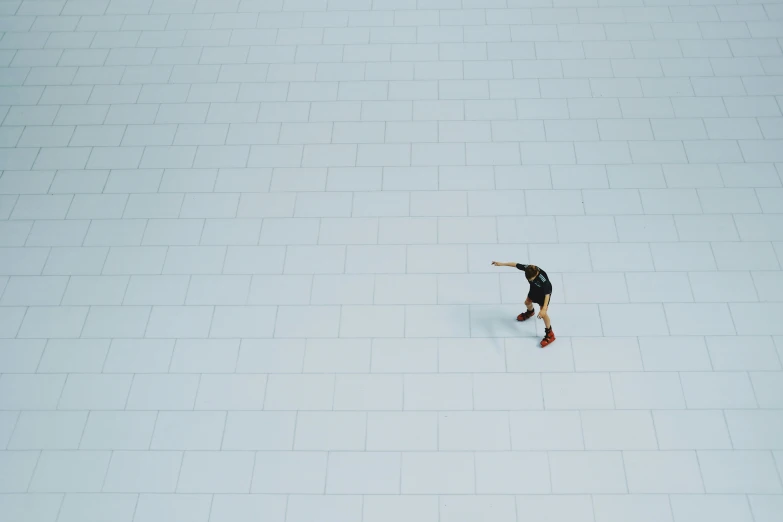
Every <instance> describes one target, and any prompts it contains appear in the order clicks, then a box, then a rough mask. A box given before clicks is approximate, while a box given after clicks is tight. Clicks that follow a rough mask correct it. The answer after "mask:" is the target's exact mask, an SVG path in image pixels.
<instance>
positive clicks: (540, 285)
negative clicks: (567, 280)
mask: <svg viewBox="0 0 783 522" xmlns="http://www.w3.org/2000/svg"><path fill="white" fill-rule="evenodd" d="M527 266H528V265H521V264H519V263H517V269H518V270H522V271H524V270H525V268H526V267H527ZM529 283H530V295H535V296H542V297H543V296H545V295H547V294H551V293H552V281H550V280H549V276H548V275H546V272H544V271H543V270H542V269H541V268H540V267H539V269H538V276H537V277H536V278H535V279H533V280H532V281H529Z"/></svg>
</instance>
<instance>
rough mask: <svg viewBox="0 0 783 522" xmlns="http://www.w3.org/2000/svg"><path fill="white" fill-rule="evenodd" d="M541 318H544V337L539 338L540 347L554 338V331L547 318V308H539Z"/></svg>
mask: <svg viewBox="0 0 783 522" xmlns="http://www.w3.org/2000/svg"><path fill="white" fill-rule="evenodd" d="M542 308H543V305H542ZM541 319H543V320H544V327H545V330H544V338H543V339H542V340H541V347H542V348H544V347H546V346H547V345H548V344H550V343H552V342H553V341H554V340H555V332H553V331H552V321H551V320H550V318H549V311H548V310H541Z"/></svg>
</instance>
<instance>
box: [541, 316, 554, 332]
mask: <svg viewBox="0 0 783 522" xmlns="http://www.w3.org/2000/svg"><path fill="white" fill-rule="evenodd" d="M541 319H543V320H544V326H545V327H546V329H547V330H549V329H550V328H552V322H551V321H550V320H549V314H548V313H547V312H541Z"/></svg>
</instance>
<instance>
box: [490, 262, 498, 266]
mask: <svg viewBox="0 0 783 522" xmlns="http://www.w3.org/2000/svg"><path fill="white" fill-rule="evenodd" d="M492 266H500V261H492Z"/></svg>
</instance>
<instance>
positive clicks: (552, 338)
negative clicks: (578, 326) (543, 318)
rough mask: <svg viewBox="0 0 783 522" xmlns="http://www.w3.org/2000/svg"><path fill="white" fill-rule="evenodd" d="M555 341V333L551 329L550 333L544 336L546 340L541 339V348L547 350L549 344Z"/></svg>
mask: <svg viewBox="0 0 783 522" xmlns="http://www.w3.org/2000/svg"><path fill="white" fill-rule="evenodd" d="M554 341H555V332H554V330H552V329H551V328H550V329H549V331H548V332H546V334H545V335H544V338H543V339H541V348H546V346H547V345H548V344H551V343H553V342H554Z"/></svg>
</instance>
